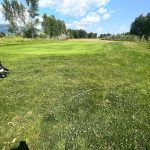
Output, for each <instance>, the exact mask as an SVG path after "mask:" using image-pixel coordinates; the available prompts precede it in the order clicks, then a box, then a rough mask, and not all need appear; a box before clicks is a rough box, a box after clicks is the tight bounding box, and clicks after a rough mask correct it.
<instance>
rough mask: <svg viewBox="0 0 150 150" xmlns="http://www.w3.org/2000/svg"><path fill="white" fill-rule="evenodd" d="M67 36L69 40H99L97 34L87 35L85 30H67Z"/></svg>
mask: <svg viewBox="0 0 150 150" xmlns="http://www.w3.org/2000/svg"><path fill="white" fill-rule="evenodd" d="M67 35H68V37H69V38H75V39H79V38H97V33H93V32H90V33H87V32H86V31H85V30H82V29H80V30H73V29H68V30H67Z"/></svg>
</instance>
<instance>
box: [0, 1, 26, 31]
mask: <svg viewBox="0 0 150 150" xmlns="http://www.w3.org/2000/svg"><path fill="white" fill-rule="evenodd" d="M2 8H3V11H2V12H3V15H4V17H5V20H7V21H8V22H9V31H10V32H13V33H21V28H22V27H23V26H24V24H25V7H24V5H23V4H22V3H20V2H18V1H17V0H11V1H9V0H4V1H3V3H2Z"/></svg>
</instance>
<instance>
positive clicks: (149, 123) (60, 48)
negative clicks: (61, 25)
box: [0, 39, 150, 150]
mask: <svg viewBox="0 0 150 150" xmlns="http://www.w3.org/2000/svg"><path fill="white" fill-rule="evenodd" d="M149 58H150V51H149V49H148V48H146V47H145V46H142V44H137V43H132V42H108V41H98V40H97V41H93V40H92V41H86V40H81V41H74V40H73V41H63V42H59V41H40V40H36V41H32V40H20V39H18V40H11V39H7V40H6V39H3V40H1V41H0V59H1V61H2V62H3V64H5V66H7V67H8V68H9V69H10V75H9V76H8V77H7V78H5V79H0V122H1V123H0V135H1V136H0V149H3V150H9V149H10V148H14V147H17V146H18V144H19V142H20V141H21V140H23V141H26V142H27V144H28V146H29V148H30V149H31V150H48V149H53V150H63V149H66V150H98V149H100V150H101V149H104V150H108V149H111V150H112V149H114V150H124V149H139V150H141V149H143V150H144V149H150V70H149V66H150V59H149Z"/></svg>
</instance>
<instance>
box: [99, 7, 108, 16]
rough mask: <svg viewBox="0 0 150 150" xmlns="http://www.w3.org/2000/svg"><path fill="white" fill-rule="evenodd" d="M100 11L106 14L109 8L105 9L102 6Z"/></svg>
mask: <svg viewBox="0 0 150 150" xmlns="http://www.w3.org/2000/svg"><path fill="white" fill-rule="evenodd" d="M98 12H99V13H100V14H105V13H106V12H107V9H105V8H104V7H101V8H100V9H99V10H98Z"/></svg>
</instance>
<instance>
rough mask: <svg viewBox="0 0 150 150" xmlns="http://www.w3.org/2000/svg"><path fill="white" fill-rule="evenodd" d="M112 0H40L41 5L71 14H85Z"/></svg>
mask: <svg viewBox="0 0 150 150" xmlns="http://www.w3.org/2000/svg"><path fill="white" fill-rule="evenodd" d="M109 1H110V0H55V1H53V0H40V1H39V6H40V7H50V8H53V9H54V10H55V11H56V12H59V13H61V14H64V15H70V16H84V15H85V14H87V13H88V12H90V11H91V10H92V9H93V8H97V7H99V8H100V7H104V6H105V5H106V4H108V2H109Z"/></svg>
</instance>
